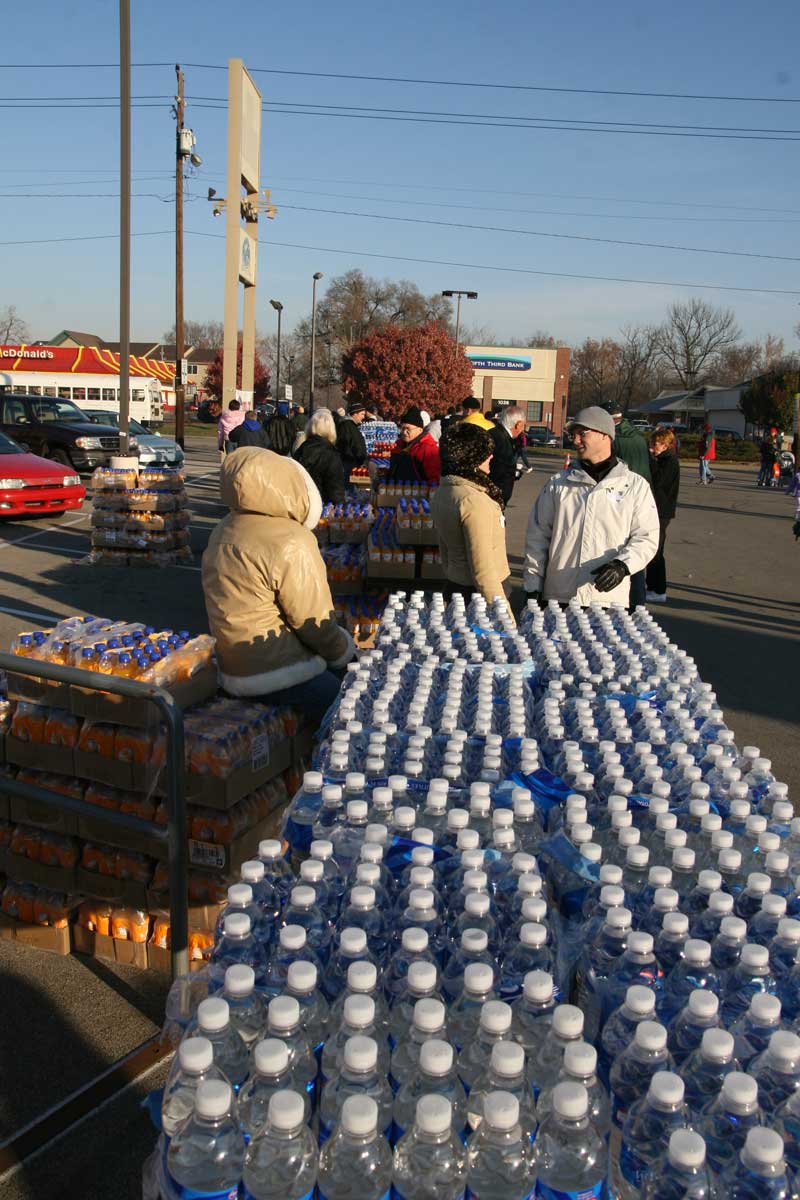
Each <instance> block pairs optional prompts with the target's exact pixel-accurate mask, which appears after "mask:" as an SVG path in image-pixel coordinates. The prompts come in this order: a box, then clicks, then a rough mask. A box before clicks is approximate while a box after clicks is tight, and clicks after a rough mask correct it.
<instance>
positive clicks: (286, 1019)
mask: <svg viewBox="0 0 800 1200" xmlns="http://www.w3.org/2000/svg"><path fill="white" fill-rule="evenodd" d="M267 1024H268V1027H269V1030H270V1032H272V1030H273V1029H279V1030H287V1029H293V1028H294V1026H295V1025H299V1024H300V1005H299V1004H298V1002H297V999H296V998H295V997H294V996H275V997H274V999H272V1000H270V1002H269V1008H268V1009H267Z"/></svg>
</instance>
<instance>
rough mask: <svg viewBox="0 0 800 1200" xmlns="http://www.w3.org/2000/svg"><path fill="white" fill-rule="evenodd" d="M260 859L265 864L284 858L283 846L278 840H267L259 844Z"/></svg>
mask: <svg viewBox="0 0 800 1200" xmlns="http://www.w3.org/2000/svg"><path fill="white" fill-rule="evenodd" d="M258 857H259V858H260V859H261V860H262V861H263V862H274V861H275V859H278V858H283V846H282V844H281V843H280V842H279V841H278V839H277V838H265V839H264V841H261V842H259V843H258Z"/></svg>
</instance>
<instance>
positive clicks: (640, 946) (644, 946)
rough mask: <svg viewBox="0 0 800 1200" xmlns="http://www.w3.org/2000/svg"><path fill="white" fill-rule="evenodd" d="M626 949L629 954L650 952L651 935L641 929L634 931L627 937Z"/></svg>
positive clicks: (651, 947)
mask: <svg viewBox="0 0 800 1200" xmlns="http://www.w3.org/2000/svg"><path fill="white" fill-rule="evenodd" d="M628 950H629V951H630V953H631V954H652V953H653V935H652V934H650V933H644V932H643V931H635V932H633V933H632V934H631V935H630V937H629V938H628Z"/></svg>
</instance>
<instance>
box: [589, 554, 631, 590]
mask: <svg viewBox="0 0 800 1200" xmlns="http://www.w3.org/2000/svg"><path fill="white" fill-rule="evenodd" d="M591 573H592V575H594V586H595V587H596V588H597V590H598V592H613V590H614V588H615V587H619V585H620V584H621V583H622V581H623V579H624V578H625V576H626V575H630V571H629V570H628V568H627V567H626V566H625V563H624V562H620V560H619V559H618V558H612V559H611V562H607V563H603V565H602V567H595V569H594V570H593V571H592V572H591Z"/></svg>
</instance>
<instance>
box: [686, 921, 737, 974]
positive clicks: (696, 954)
mask: <svg viewBox="0 0 800 1200" xmlns="http://www.w3.org/2000/svg"><path fill="white" fill-rule="evenodd" d="M725 919H726V920H727V917H726V918H725ZM683 957H684V958H685V959H686V961H687V962H690V963H692V965H693V966H696V967H705V966H708V964H709V963H710V962H711V946H710V945H709V944H708V942H706V941H704V940H703V939H702V938H689V939H688V941H686V942H685V943H684V947H683Z"/></svg>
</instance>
